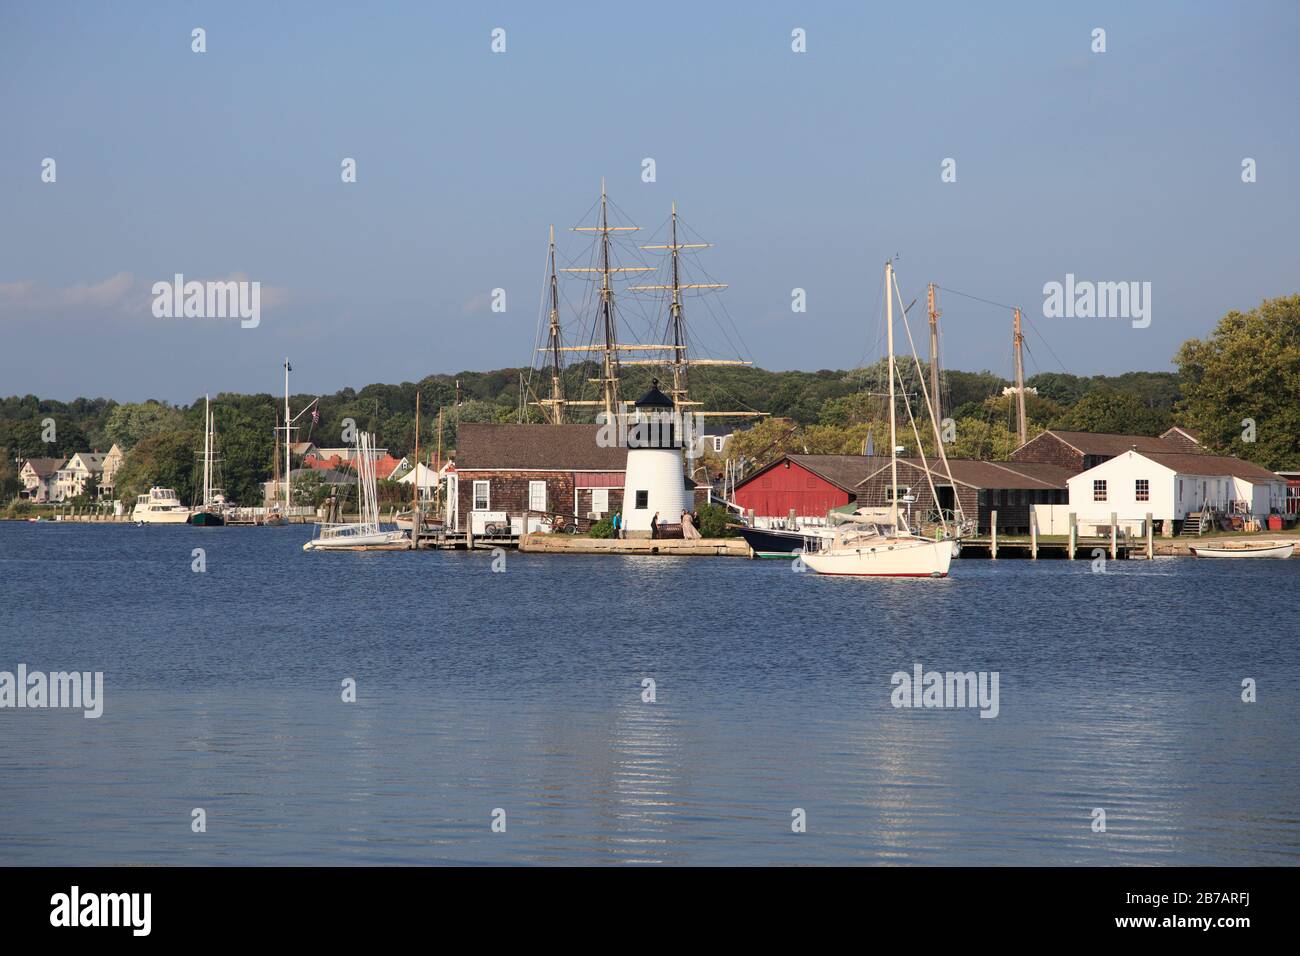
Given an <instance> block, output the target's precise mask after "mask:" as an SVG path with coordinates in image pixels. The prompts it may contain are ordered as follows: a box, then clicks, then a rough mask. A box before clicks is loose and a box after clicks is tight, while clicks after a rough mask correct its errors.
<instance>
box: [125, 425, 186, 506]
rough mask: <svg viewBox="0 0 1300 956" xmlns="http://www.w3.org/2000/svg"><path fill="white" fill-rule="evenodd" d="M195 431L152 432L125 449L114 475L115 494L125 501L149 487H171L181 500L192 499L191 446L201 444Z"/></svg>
mask: <svg viewBox="0 0 1300 956" xmlns="http://www.w3.org/2000/svg"><path fill="white" fill-rule="evenodd" d="M202 441H203V436H202V434H201V433H200V432H197V431H188V430H186V431H174V432H164V433H162V434H159V435H153V436H151V437H149V438H146V439H144V440H143V441H141V442H139V443H138V444H137V445H136V446H135V447H133V448H132V449H131V450H130V451H128V452H127V453H126V458H125V460H124V461H123V462H122V468H121V470H120V471H118V473H117V475H116V476H115V477H114V484H115V485H116V486H117V494H118V497H119V498H120V499H121V500H123V501H126V502H130V501H134V500H135V497H136V496H137V495H142V494H145V493H146V492H148V491H149V489H150V488H152V487H154V486H158V487H160V488H174V489H176V494H177V495H178V496H180V499H181V501H185V502H191V503H192V502H193V500H194V474H195V468H194V450H195V449H196V448H200V447H202Z"/></svg>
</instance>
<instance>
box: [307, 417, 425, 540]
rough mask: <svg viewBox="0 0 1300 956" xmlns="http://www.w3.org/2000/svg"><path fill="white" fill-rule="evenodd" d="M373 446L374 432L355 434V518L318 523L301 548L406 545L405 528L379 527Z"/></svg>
mask: <svg viewBox="0 0 1300 956" xmlns="http://www.w3.org/2000/svg"><path fill="white" fill-rule="evenodd" d="M374 446H375V440H374V436H372V435H371V434H370V433H369V432H361V433H360V434H358V435H357V455H356V469H357V502H358V507H359V509H360V510H359V512H358V514H357V521H356V522H355V523H349V522H335V523H331V524H322V525H320V526H319V533H318V534H317V535H316V537H314V538H312V539H311V540H310V541H308V542H307V543H306V544H304V545H303V546H302V549H303V550H304V551H395V550H398V549H402V548H407V547H409V539H408V538H407V535H406V532H405V531H400V530H397V531H385V530H383V528H381V527H380V524H379V498H378V490H377V488H376V482H375V453H374Z"/></svg>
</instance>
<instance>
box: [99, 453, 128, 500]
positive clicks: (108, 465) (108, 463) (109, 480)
mask: <svg viewBox="0 0 1300 956" xmlns="http://www.w3.org/2000/svg"><path fill="white" fill-rule="evenodd" d="M125 460H126V455H124V454H123V453H122V449H121V448H120V447H119V446H118V444H117V443H116V442H114V443H113V447H112V448H110V449H109V450H108V454H107V455H105V456H104V464H103V467H102V470H101V473H100V478H99V496H100V497H101V498H112V497H114V492H115V491H116V484H115V482H116V480H117V472H118V469H120V468H121V467H122V463H123V462H124V461H125Z"/></svg>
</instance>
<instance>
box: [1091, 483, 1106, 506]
mask: <svg viewBox="0 0 1300 956" xmlns="http://www.w3.org/2000/svg"><path fill="white" fill-rule="evenodd" d="M1092 500H1093V501H1105V500H1106V480H1105V479H1104V478H1095V479H1093V482H1092Z"/></svg>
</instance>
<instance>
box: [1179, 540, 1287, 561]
mask: <svg viewBox="0 0 1300 956" xmlns="http://www.w3.org/2000/svg"><path fill="white" fill-rule="evenodd" d="M1294 548H1295V545H1294V544H1293V543H1291V542H1286V543H1283V544H1266V545H1249V544H1241V545H1237V546H1236V547H1217V548H1204V547H1201V548H1192V549H1191V552H1192V554H1193V555H1194V556H1195V557H1198V558H1289V557H1291V551H1292V549H1294Z"/></svg>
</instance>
